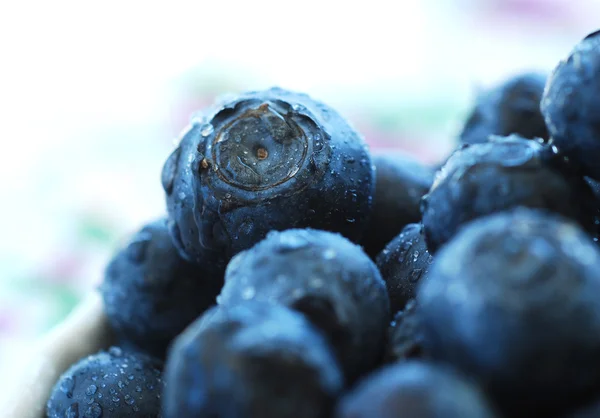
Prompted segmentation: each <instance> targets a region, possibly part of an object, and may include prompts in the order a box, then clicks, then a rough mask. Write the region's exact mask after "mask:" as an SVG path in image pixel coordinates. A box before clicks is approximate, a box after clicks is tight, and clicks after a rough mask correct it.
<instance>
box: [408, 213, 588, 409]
mask: <svg viewBox="0 0 600 418" xmlns="http://www.w3.org/2000/svg"><path fill="white" fill-rule="evenodd" d="M599 251H600V250H599V249H598V247H597V245H595V244H594V242H593V241H592V239H591V238H590V237H589V236H588V235H586V233H584V231H583V230H581V229H580V228H579V227H578V226H577V225H576V224H575V223H573V222H571V221H569V220H567V219H565V218H562V217H559V216H557V215H553V214H550V213H547V212H542V211H539V210H531V209H525V208H519V209H516V210H514V211H509V212H503V213H498V214H494V215H491V216H489V217H485V218H481V219H478V220H476V221H473V222H472V223H470V224H469V225H467V226H465V227H464V228H463V229H462V230H461V231H460V232H459V233H458V234H457V235H456V237H454V239H453V240H452V241H450V242H449V243H448V244H447V245H446V246H444V247H443V248H442V249H441V250H440V251H439V253H438V254H437V255H436V259H435V262H434V263H433V266H432V268H431V270H430V272H429V276H428V278H427V280H425V281H423V282H421V285H420V288H419V289H418V293H417V303H418V306H419V315H420V318H421V324H422V335H423V340H422V341H423V350H424V351H426V352H427V353H428V355H430V356H431V357H432V358H433V359H434V360H437V361H442V362H447V363H450V364H452V365H453V366H455V367H457V368H458V369H459V370H460V371H462V372H463V373H465V374H467V375H471V376H473V377H474V378H475V379H477V381H478V382H479V383H480V384H481V385H482V386H483V387H485V388H486V391H487V392H489V393H490V396H493V398H494V399H495V400H496V401H497V403H498V405H500V406H501V407H502V408H503V409H504V410H505V412H506V413H507V416H511V417H521V416H523V417H537V416H540V417H542V416H543V417H549V416H552V417H554V416H558V414H560V413H561V412H565V410H567V409H568V408H570V407H572V406H574V405H578V404H580V403H581V402H582V401H584V400H585V399H586V397H587V396H590V395H591V394H594V393H598V389H600V357H598V352H600V300H599V299H598V297H597V295H598V294H600V276H599V275H598V271H600V252H599Z"/></svg>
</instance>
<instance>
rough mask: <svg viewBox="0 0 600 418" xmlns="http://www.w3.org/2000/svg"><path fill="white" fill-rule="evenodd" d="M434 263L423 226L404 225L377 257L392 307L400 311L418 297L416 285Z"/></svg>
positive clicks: (393, 309)
mask: <svg viewBox="0 0 600 418" xmlns="http://www.w3.org/2000/svg"><path fill="white" fill-rule="evenodd" d="M431 263H433V256H432V255H431V254H429V251H428V250H427V245H426V244H425V235H424V234H423V225H421V224H409V225H406V227H404V229H403V230H402V232H401V233H400V234H398V236H397V237H396V238H394V239H393V240H392V241H391V242H390V243H389V244H388V245H386V247H385V248H384V249H383V251H381V253H380V254H379V255H378V256H377V259H376V264H377V268H378V269H379V271H380V273H381V277H382V278H383V280H384V281H385V285H386V287H387V291H388V295H389V297H390V310H391V311H392V312H398V311H400V310H402V309H404V306H405V305H406V303H407V302H408V301H409V300H410V299H414V298H415V296H416V287H417V284H418V283H419V281H420V280H424V278H425V277H427V274H428V272H429V267H430V266H431Z"/></svg>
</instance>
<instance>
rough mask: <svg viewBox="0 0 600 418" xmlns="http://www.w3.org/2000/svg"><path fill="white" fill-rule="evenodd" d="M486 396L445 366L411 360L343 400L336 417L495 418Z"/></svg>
mask: <svg viewBox="0 0 600 418" xmlns="http://www.w3.org/2000/svg"><path fill="white" fill-rule="evenodd" d="M495 416H496V415H495V414H494V412H493V411H492V408H491V406H490V405H489V403H488V402H487V400H486V399H485V397H484V396H483V394H482V393H481V392H480V391H479V390H478V389H477V388H476V387H475V386H473V385H472V384H471V383H470V382H469V381H467V380H466V379H465V378H463V377H461V376H459V375H457V374H456V373H454V372H452V371H450V370H449V369H446V368H444V367H440V366H436V365H432V364H427V363H423V362H420V361H409V362H406V363H399V364H395V365H390V366H387V367H385V368H383V369H381V370H379V371H377V372H375V373H373V374H372V375H370V376H368V377H367V378H366V379H364V380H363V381H362V382H360V383H359V385H358V386H357V387H355V388H354V389H353V390H352V391H351V392H349V393H348V394H346V395H345V396H344V397H343V398H342V400H341V401H340V403H339V405H338V407H337V412H336V414H335V418H375V417H377V418H493V417H495Z"/></svg>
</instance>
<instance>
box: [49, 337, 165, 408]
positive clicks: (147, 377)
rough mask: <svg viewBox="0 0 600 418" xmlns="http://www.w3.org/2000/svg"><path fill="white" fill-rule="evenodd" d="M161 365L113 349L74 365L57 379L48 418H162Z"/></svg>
mask: <svg viewBox="0 0 600 418" xmlns="http://www.w3.org/2000/svg"><path fill="white" fill-rule="evenodd" d="M161 366H162V364H161V363H160V362H159V361H157V360H155V359H153V358H151V357H148V356H145V355H143V354H139V353H136V354H133V353H129V352H124V351H123V350H121V349H120V348H118V347H112V348H111V349H110V350H109V351H108V352H104V351H102V352H99V353H97V354H94V355H92V356H89V357H87V358H84V359H82V360H80V361H78V362H77V363H75V364H74V365H73V366H71V368H69V370H67V371H66V372H65V373H64V374H63V375H62V376H61V377H60V379H59V380H58V382H57V383H56V385H55V386H54V389H53V390H52V394H51V395H50V399H49V400H48V405H47V417H48V418H64V417H81V418H101V417H111V418H121V417H132V418H135V417H140V418H153V417H156V418H158V417H160V415H161V414H160V409H161V393H162V390H163V381H162V376H161V371H160V367H161Z"/></svg>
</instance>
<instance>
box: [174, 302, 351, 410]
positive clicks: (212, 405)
mask: <svg viewBox="0 0 600 418" xmlns="http://www.w3.org/2000/svg"><path fill="white" fill-rule="evenodd" d="M165 380H166V383H167V386H166V389H165V396H164V397H165V400H164V404H163V411H164V414H165V418H188V417H261V418H328V417H329V416H330V413H331V410H332V408H333V405H334V401H335V399H336V397H337V396H338V394H339V393H340V391H341V389H342V385H343V380H342V373H341V371H340V369H339V366H338V364H337V362H336V359H335V357H334V355H333V354H332V352H331V349H330V347H329V346H328V345H327V343H326V342H325V340H324V338H323V336H322V335H321V334H320V332H318V331H317V330H316V329H315V328H313V326H312V325H311V324H310V323H309V322H308V321H306V320H305V319H304V318H303V316H302V315H300V314H298V313H296V312H293V311H291V310H289V309H287V308H285V307H283V306H279V305H275V304H268V303H259V302H255V301H249V302H245V303H241V304H239V305H237V306H235V307H231V308H229V307H223V306H219V307H215V308H212V309H211V310H209V311H207V312H206V313H205V314H204V315H203V316H202V317H201V318H200V319H199V320H198V321H196V322H194V324H192V325H191V326H190V327H189V328H188V329H187V330H186V331H185V332H184V333H183V334H182V335H181V336H180V337H178V338H177V340H176V342H175V344H174V345H173V347H172V348H171V350H170V352H169V357H168V362H167V366H166V370H165Z"/></svg>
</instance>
